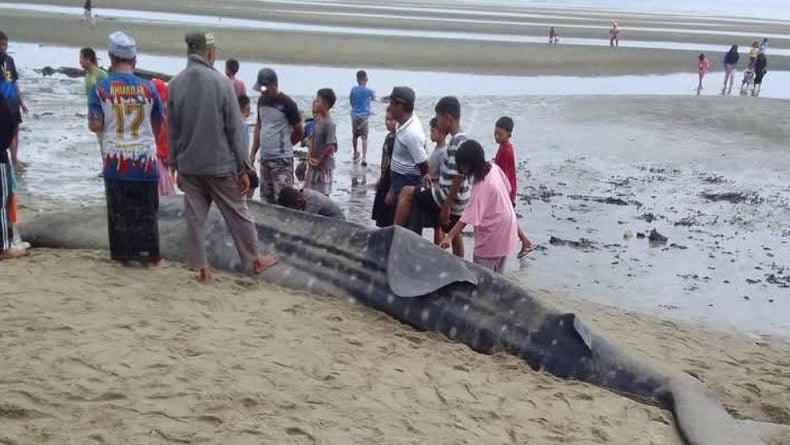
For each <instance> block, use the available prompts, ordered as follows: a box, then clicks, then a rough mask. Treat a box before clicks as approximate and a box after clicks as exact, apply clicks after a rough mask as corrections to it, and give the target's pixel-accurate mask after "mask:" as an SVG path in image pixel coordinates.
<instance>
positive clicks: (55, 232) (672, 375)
mask: <svg viewBox="0 0 790 445" xmlns="http://www.w3.org/2000/svg"><path fill="white" fill-rule="evenodd" d="M250 209H251V211H252V213H253V215H254V217H255V221H256V225H257V230H258V237H259V241H260V245H261V248H262V249H264V250H265V251H268V250H274V251H276V252H277V253H278V255H279V256H280V264H278V265H277V266H275V267H273V268H271V269H269V270H267V271H266V272H265V273H264V278H265V279H266V280H267V281H270V282H274V283H277V284H280V285H283V286H285V287H290V288H294V289H300V290H307V291H312V292H320V293H326V294H330V295H334V296H339V297H345V298H349V299H352V300H353V301H358V302H361V303H363V304H366V305H368V306H371V307H373V308H375V309H378V310H381V311H383V312H386V313H387V314H389V315H390V316H392V317H394V318H396V319H398V320H401V321H403V322H405V323H408V324H410V325H412V326H414V327H415V328H417V329H421V330H426V331H434V332H439V333H442V334H444V335H445V336H447V337H448V338H450V339H452V340H454V341H459V342H463V343H465V344H467V345H469V346H470V347H471V348H473V349H474V350H476V351H479V352H482V353H494V352H506V353H509V354H512V355H515V356H517V357H520V358H522V359H523V360H524V361H525V362H526V363H528V364H529V365H530V366H531V367H532V368H533V369H536V370H542V371H546V372H549V373H551V374H554V375H556V376H559V377H563V378H569V379H576V380H580V381H584V382H588V383H592V384H595V385H598V386H601V387H605V388H608V389H610V390H612V391H615V392H617V393H620V394H623V395H625V396H628V397H631V398H634V399H637V400H639V401H642V402H644V403H649V404H653V405H657V406H660V407H663V408H666V409H669V410H671V411H672V412H673V414H674V415H675V419H676V420H677V425H678V428H679V430H680V432H681V434H682V435H683V437H684V439H685V440H686V441H687V442H688V443H689V444H692V445H726V444H730V445H759V444H764V442H763V441H762V439H761V438H760V437H759V435H758V434H757V433H758V430H759V429H760V428H759V427H761V425H760V424H757V423H754V422H752V423H749V424H746V423H742V422H739V421H736V420H735V419H733V418H732V417H730V415H729V414H728V413H727V412H726V411H725V410H724V408H723V407H722V405H721V404H720V403H719V401H718V400H717V399H716V397H715V396H714V395H713V394H712V393H711V392H710V391H709V390H707V389H706V388H705V387H704V386H703V385H702V384H701V383H700V382H699V381H697V380H695V379H694V378H692V377H691V376H689V375H687V374H684V373H680V372H677V371H674V370H671V369H667V368H666V367H664V366H663V365H661V364H659V363H657V362H655V361H652V360H650V359H649V358H647V357H642V356H639V355H637V354H634V353H629V352H628V351H626V350H623V349H621V348H620V347H618V346H617V345H615V344H614V343H612V342H610V341H609V340H607V339H606V338H604V337H603V336H601V335H600V334H598V333H596V332H594V331H592V330H591V329H589V328H588V327H587V326H586V325H585V324H584V323H583V322H582V321H581V320H580V319H579V318H578V317H577V316H576V315H574V314H572V313H566V312H562V311H559V310H557V309H555V308H553V307H551V306H550V305H548V304H547V303H545V302H543V301H541V300H540V299H538V298H535V297H534V296H532V295H530V293H529V292H527V291H526V290H525V289H523V288H521V287H519V286H517V285H515V284H513V283H512V282H510V281H508V280H507V279H505V278H503V277H502V276H500V275H496V274H493V273H491V272H489V271H488V270H486V269H483V268H481V267H478V266H477V265H474V264H470V263H467V262H464V261H462V260H459V259H457V258H455V257H454V256H452V255H450V254H448V253H446V252H443V251H441V250H439V249H437V248H436V247H435V246H433V245H432V244H431V243H429V242H427V241H426V240H424V239H422V238H420V237H419V236H417V235H415V234H413V233H412V232H409V231H407V230H404V229H401V228H387V229H370V228H366V227H363V226H360V225H356V224H353V223H348V222H342V221H336V220H329V219H325V218H322V217H317V216H313V215H308V214H305V213H300V212H295V211H291V210H289V209H284V208H281V207H275V206H270V205H265V204H259V203H253V202H251V203H250ZM106 219H107V218H106V210H105V208H104V207H100V206H97V207H89V208H82V209H77V210H71V211H64V212H59V213H48V214H41V215H38V216H36V217H34V218H32V219H31V220H30V221H29V222H28V223H26V224H25V225H24V226H23V227H22V235H23V237H24V238H25V239H26V240H29V241H30V242H31V243H32V244H33V245H34V246H44V247H61V248H74V249H108V241H107V226H106ZM159 231H160V243H161V251H162V252H163V254H164V255H165V257H166V258H168V259H171V260H176V261H183V260H184V259H185V256H186V252H185V248H186V245H187V242H186V228H185V222H184V217H183V203H182V200H181V199H179V198H171V199H164V200H162V202H161V203H160V208H159ZM207 233H208V237H207V240H206V243H207V248H208V251H209V261H210V263H211V265H212V267H215V268H217V269H222V270H228V271H243V270H244V267H243V265H242V264H240V262H239V259H238V255H237V253H236V250H235V247H234V244H233V241H232V238H231V236H230V233H229V232H228V229H227V226H226V225H225V223H224V221H223V220H222V218H221V217H220V216H219V214H218V212H216V211H214V210H212V214H211V216H210V218H209V222H208V227H207ZM774 428H781V427H776V426H775V427H774ZM782 431H783V432H784V433H787V431H786V430H784V429H782Z"/></svg>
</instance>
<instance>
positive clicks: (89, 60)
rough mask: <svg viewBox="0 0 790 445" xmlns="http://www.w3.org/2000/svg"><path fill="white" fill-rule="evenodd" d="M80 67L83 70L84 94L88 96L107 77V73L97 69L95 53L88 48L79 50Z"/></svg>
mask: <svg viewBox="0 0 790 445" xmlns="http://www.w3.org/2000/svg"><path fill="white" fill-rule="evenodd" d="M80 67H82V69H83V70H85V94H86V95H90V94H91V91H92V90H93V87H95V86H96V84H97V83H98V82H99V81H100V80H102V79H104V78H105V77H107V71H104V70H103V69H101V68H100V67H99V62H98V60H97V59H96V51H94V50H93V48H88V47H85V48H82V49H81V50H80Z"/></svg>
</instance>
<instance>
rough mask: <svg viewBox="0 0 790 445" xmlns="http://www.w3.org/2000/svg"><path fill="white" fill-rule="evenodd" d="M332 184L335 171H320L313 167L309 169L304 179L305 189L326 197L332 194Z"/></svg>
mask: <svg viewBox="0 0 790 445" xmlns="http://www.w3.org/2000/svg"><path fill="white" fill-rule="evenodd" d="M332 182H334V170H332V169H326V170H318V169H315V168H312V167H308V168H307V173H306V174H305V178H304V188H306V189H311V190H315V191H317V192H321V193H323V194H324V195H326V196H329V195H331V194H332Z"/></svg>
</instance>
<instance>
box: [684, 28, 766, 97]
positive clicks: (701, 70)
mask: <svg viewBox="0 0 790 445" xmlns="http://www.w3.org/2000/svg"><path fill="white" fill-rule="evenodd" d="M767 52H768V39H767V38H764V39H763V40H762V42H758V41H757V40H755V41H754V42H752V46H751V48H749V58H748V59H747V60H746V61H745V63H744V69H743V79H742V80H741V88H740V95H741V96H746V95H749V94H751V95H752V96H755V97H756V96H759V95H760V91H761V90H762V86H763V78H764V77H765V75H766V74H767V73H768V54H767ZM740 60H741V55H740V53H739V52H738V45H732V46H731V47H730V50H729V51H727V52H726V53H724V56H723V57H722V65H723V67H724V84H723V85H722V88H721V95H722V96H724V95H730V94H732V87H733V85H734V84H735V72H736V71H737V69H738V63H739V61H740ZM710 71H711V65H710V61H709V60H708V58H707V57H706V56H705V54H704V53H702V54H700V55H699V64H698V69H697V72H698V75H699V83H698V84H697V94H701V92H702V89H703V85H702V81H703V79H704V78H705V75H707V74H708V73H709V72H710Z"/></svg>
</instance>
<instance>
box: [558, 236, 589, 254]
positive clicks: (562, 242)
mask: <svg viewBox="0 0 790 445" xmlns="http://www.w3.org/2000/svg"><path fill="white" fill-rule="evenodd" d="M549 244H551V245H552V246H566V247H571V248H573V249H579V250H583V251H592V250H598V247H597V246H596V244H595V243H594V242H593V241H590V240H589V239H587V238H579V240H578V241H574V240H567V239H562V238H557V237H556V236H552V237H551V238H550V239H549Z"/></svg>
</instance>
